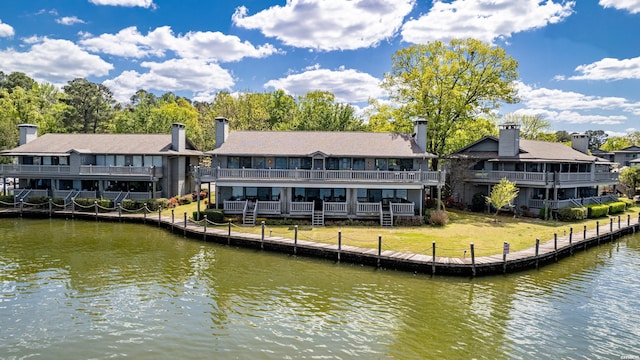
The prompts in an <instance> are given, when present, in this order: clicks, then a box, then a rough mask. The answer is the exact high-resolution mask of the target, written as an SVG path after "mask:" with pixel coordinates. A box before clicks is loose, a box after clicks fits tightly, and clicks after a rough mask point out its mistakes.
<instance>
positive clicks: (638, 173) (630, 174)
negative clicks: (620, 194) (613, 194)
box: [619, 166, 640, 196]
mask: <svg viewBox="0 0 640 360" xmlns="http://www.w3.org/2000/svg"><path fill="white" fill-rule="evenodd" d="M619 179H620V183H621V184H622V185H625V186H626V187H627V188H629V194H628V195H629V196H634V195H635V194H636V189H637V188H638V185H640V166H625V167H624V168H622V170H620V178H619Z"/></svg>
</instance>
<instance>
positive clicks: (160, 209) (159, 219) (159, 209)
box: [158, 208, 162, 227]
mask: <svg viewBox="0 0 640 360" xmlns="http://www.w3.org/2000/svg"><path fill="white" fill-rule="evenodd" d="M161 221H162V208H158V227H160V224H161Z"/></svg>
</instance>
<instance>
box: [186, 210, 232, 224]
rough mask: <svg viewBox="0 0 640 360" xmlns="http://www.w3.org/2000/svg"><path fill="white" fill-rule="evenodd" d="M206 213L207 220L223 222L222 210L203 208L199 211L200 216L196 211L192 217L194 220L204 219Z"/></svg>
mask: <svg viewBox="0 0 640 360" xmlns="http://www.w3.org/2000/svg"><path fill="white" fill-rule="evenodd" d="M205 215H207V220H209V221H211V222H214V223H223V222H225V221H224V212H223V211H222V210H211V209H207V210H203V211H200V217H198V212H197V211H194V212H193V219H194V220H196V221H200V220H202V219H204V216H205Z"/></svg>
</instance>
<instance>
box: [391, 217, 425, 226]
mask: <svg viewBox="0 0 640 360" xmlns="http://www.w3.org/2000/svg"><path fill="white" fill-rule="evenodd" d="M395 225H396V226H422V225H424V218H422V217H420V216H399V217H398V218H396V224H395Z"/></svg>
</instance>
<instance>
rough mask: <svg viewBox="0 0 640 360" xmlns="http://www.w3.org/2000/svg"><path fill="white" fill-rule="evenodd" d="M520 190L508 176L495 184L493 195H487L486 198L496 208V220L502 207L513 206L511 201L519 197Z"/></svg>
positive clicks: (492, 190)
mask: <svg viewBox="0 0 640 360" xmlns="http://www.w3.org/2000/svg"><path fill="white" fill-rule="evenodd" d="M519 191H520V190H519V189H518V188H517V187H516V183H515V182H511V181H509V180H508V179H507V178H502V180H500V182H499V183H498V184H496V185H494V186H493V188H492V189H491V195H490V196H486V197H485V199H486V200H487V204H491V205H493V206H494V207H495V208H496V214H495V220H496V221H497V220H498V213H499V212H500V209H502V208H503V207H505V206H509V207H511V206H512V204H511V202H512V201H513V200H514V199H515V198H517V197H518V192H519Z"/></svg>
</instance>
